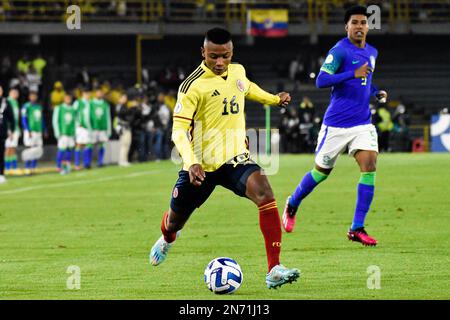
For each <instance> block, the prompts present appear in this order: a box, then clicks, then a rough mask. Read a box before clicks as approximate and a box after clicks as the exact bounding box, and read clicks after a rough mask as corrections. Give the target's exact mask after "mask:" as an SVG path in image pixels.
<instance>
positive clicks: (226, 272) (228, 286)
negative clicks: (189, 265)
mask: <svg viewBox="0 0 450 320" xmlns="http://www.w3.org/2000/svg"><path fill="white" fill-rule="evenodd" d="M204 279H205V282H206V285H207V286H208V289H209V290H211V291H212V292H214V293H217V294H226V293H233V292H235V291H236V290H237V289H239V287H240V286H241V284H242V280H243V274H242V270H241V267H240V266H239V264H238V263H237V262H236V261H234V260H233V259H231V258H227V257H220V258H215V259H213V260H211V262H210V263H208V265H207V266H206V269H205V272H204Z"/></svg>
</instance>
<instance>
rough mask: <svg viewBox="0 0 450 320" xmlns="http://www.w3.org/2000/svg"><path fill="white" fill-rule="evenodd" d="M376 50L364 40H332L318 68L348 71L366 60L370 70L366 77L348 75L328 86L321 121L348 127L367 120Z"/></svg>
mask: <svg viewBox="0 0 450 320" xmlns="http://www.w3.org/2000/svg"><path fill="white" fill-rule="evenodd" d="M377 56H378V51H377V50H376V49H375V48H374V47H372V46H371V45H369V44H367V43H366V46H365V47H364V48H358V47H357V46H355V45H354V44H353V43H352V42H351V41H350V40H349V39H348V38H344V39H342V40H340V41H339V42H337V43H336V45H335V46H334V47H333V48H332V49H331V50H330V51H329V53H328V55H327V57H326V59H325V62H324V64H323V65H322V68H321V69H320V70H321V71H324V72H327V73H329V74H338V73H345V72H349V73H350V72H351V73H353V74H354V72H355V70H356V69H358V68H359V67H361V66H362V65H363V64H364V63H366V62H367V63H368V67H369V68H371V70H372V72H370V74H369V75H368V76H367V78H362V79H361V78H355V77H354V76H351V77H349V79H348V80H346V81H343V82H341V83H339V84H337V85H335V86H333V87H332V89H331V101H330V104H329V105H328V108H327V111H326V113H325V117H324V120H323V123H324V124H325V125H327V126H331V127H339V128H350V127H354V126H359V125H364V124H370V123H371V115H370V108H369V102H370V97H371V95H374V94H375V92H376V91H377V90H376V88H375V87H374V86H372V75H373V71H374V70H375V61H376V59H377Z"/></svg>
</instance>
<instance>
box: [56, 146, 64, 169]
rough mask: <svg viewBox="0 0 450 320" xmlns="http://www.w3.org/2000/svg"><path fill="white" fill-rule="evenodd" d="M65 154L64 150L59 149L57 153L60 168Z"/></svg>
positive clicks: (57, 164) (57, 163)
mask: <svg viewBox="0 0 450 320" xmlns="http://www.w3.org/2000/svg"><path fill="white" fill-rule="evenodd" d="M63 156H64V150H61V149H58V152H57V153H56V167H57V168H58V169H61V164H62V161H63Z"/></svg>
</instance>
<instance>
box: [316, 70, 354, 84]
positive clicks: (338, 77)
mask: <svg viewBox="0 0 450 320" xmlns="http://www.w3.org/2000/svg"><path fill="white" fill-rule="evenodd" d="M354 77H355V75H354V72H353V71H346V72H342V73H336V74H330V73H327V72H326V71H323V70H322V71H320V73H319V75H318V76H317V79H316V86H317V88H319V89H322V88H329V87H332V86H335V85H337V84H339V83H341V82H344V81H347V80H350V79H353V78H354Z"/></svg>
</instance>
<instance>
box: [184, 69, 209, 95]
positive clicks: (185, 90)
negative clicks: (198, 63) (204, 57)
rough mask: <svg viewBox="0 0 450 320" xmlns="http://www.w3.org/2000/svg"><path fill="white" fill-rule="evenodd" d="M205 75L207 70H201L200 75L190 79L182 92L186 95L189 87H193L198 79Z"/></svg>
mask: <svg viewBox="0 0 450 320" xmlns="http://www.w3.org/2000/svg"><path fill="white" fill-rule="evenodd" d="M204 73H205V70H203V69H202V70H201V71H200V73H198V74H197V75H196V76H195V77H192V78H191V79H189V80H188V81H187V82H186V83H185V84H184V86H183V87H182V88H181V92H182V93H186V92H187V91H188V90H189V87H190V86H191V84H192V83H193V82H194V81H195V80H197V79H198V78H200V77H201V76H202V75H203V74H204Z"/></svg>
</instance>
